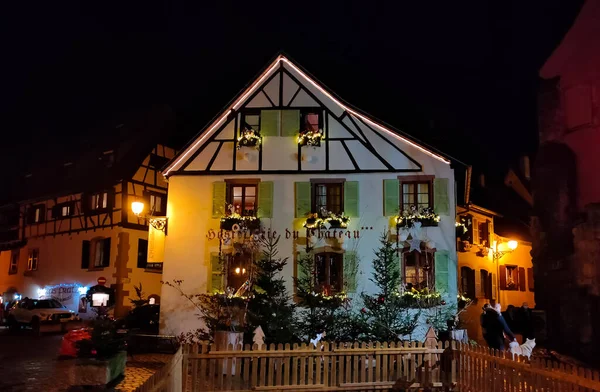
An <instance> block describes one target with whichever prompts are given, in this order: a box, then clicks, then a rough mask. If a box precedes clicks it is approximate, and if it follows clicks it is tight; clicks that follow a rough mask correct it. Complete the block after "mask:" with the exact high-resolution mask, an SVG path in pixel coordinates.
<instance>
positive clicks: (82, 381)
mask: <svg viewBox="0 0 600 392" xmlns="http://www.w3.org/2000/svg"><path fill="white" fill-rule="evenodd" d="M126 363H127V352H125V351H119V352H117V353H116V354H114V355H112V356H110V357H108V358H104V359H98V358H77V359H75V360H73V364H72V366H71V367H70V368H69V379H70V382H71V385H74V386H104V385H107V384H109V383H110V382H111V381H113V380H115V379H116V378H117V377H119V376H121V375H123V374H124V373H125V365H126Z"/></svg>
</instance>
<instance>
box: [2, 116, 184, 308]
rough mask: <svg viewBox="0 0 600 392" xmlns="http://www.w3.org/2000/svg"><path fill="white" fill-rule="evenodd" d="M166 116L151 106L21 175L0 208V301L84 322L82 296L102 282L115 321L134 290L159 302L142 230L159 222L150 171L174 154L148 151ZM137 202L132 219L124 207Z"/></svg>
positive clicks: (159, 204) (162, 210)
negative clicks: (48, 300)
mask: <svg viewBox="0 0 600 392" xmlns="http://www.w3.org/2000/svg"><path fill="white" fill-rule="evenodd" d="M171 118H172V115H171V114H170V111H168V110H164V109H157V110H156V111H155V112H151V113H146V114H144V115H142V116H141V117H140V118H137V117H136V118H133V119H131V122H127V123H121V124H116V126H115V125H113V126H112V127H113V129H104V130H103V131H102V132H103V133H102V135H104V136H105V137H104V138H102V140H104V141H96V142H94V143H93V144H92V145H88V146H87V148H85V149H84V150H83V151H76V152H74V154H73V155H74V156H73V157H72V158H71V157H64V159H62V160H58V161H59V164H58V165H49V166H48V167H46V168H43V167H42V168H40V169H39V170H38V171H33V172H31V173H28V174H27V175H26V176H25V178H23V180H22V183H21V184H19V189H20V194H19V195H18V196H17V197H18V201H17V202H14V203H12V204H10V205H6V206H5V207H3V208H2V209H0V214H2V217H3V219H2V220H0V223H2V226H3V230H0V232H2V233H3V235H2V237H1V238H0V241H1V243H0V266H1V268H2V269H1V270H0V290H1V292H2V294H3V295H2V300H3V301H10V300H12V299H14V298H15V296H17V297H26V296H27V297H30V298H40V297H42V298H43V297H53V298H56V299H58V300H60V301H61V302H63V304H64V305H65V306H67V307H69V308H70V309H72V310H74V311H75V312H78V313H79V314H80V316H82V318H86V317H92V316H93V315H92V314H91V313H90V309H89V306H86V305H89V304H86V302H85V300H83V297H84V294H85V292H86V290H87V289H88V288H89V287H91V286H94V285H96V284H98V280H99V279H100V282H102V281H104V280H105V281H106V283H105V285H106V286H110V287H112V288H113V289H115V293H116V295H115V300H116V304H115V314H116V315H123V314H125V313H126V312H127V310H128V309H129V307H130V306H131V303H130V301H129V299H130V298H134V297H135V290H134V286H137V285H139V284H141V285H142V288H143V291H144V292H145V294H146V296H152V297H153V298H154V300H153V302H154V303H159V302H160V290H161V287H160V286H161V284H160V281H161V274H162V260H159V259H157V258H154V259H152V260H150V261H151V262H148V261H149V260H148V257H147V256H148V239H149V238H148V232H149V229H148V228H149V223H150V222H153V218H154V217H159V216H164V215H166V207H167V182H166V180H165V178H164V176H163V175H162V173H161V172H160V169H161V168H162V167H163V166H164V165H165V164H166V163H167V162H168V161H169V160H170V159H171V158H173V156H174V155H175V151H174V150H173V149H172V148H169V147H167V146H165V145H162V144H158V143H157V141H158V140H159V139H158V138H159V135H160V134H161V133H162V132H163V131H165V130H168V128H169V126H170V123H171ZM133 201H144V202H145V205H146V211H145V213H144V214H140V215H139V216H137V215H134V214H133V213H132V211H131V209H130V206H131V203H132V202H133Z"/></svg>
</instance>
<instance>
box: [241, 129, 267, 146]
mask: <svg viewBox="0 0 600 392" xmlns="http://www.w3.org/2000/svg"><path fill="white" fill-rule="evenodd" d="M237 142H238V143H237V148H238V150H239V149H240V148H242V147H253V148H256V149H258V148H259V147H260V143H261V137H260V134H259V133H258V132H256V131H254V129H244V131H243V132H242V135H241V136H240V137H238V139H237Z"/></svg>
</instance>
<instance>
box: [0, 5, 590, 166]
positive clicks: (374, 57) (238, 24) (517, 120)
mask: <svg viewBox="0 0 600 392" xmlns="http://www.w3.org/2000/svg"><path fill="white" fill-rule="evenodd" d="M11 3H13V4H10V5H9V4H3V5H2V11H0V29H1V30H0V31H1V33H2V35H1V36H2V38H1V40H2V42H1V43H2V46H1V48H2V49H1V50H2V61H1V65H0V67H1V68H0V69H1V72H0V75H1V78H2V83H1V86H2V87H1V88H0V104H1V105H0V108H1V109H0V110H1V112H0V113H1V114H2V117H1V118H2V120H1V126H2V136H3V142H2V144H1V146H0V149H1V150H0V153H1V154H0V156H2V159H3V160H4V161H5V163H4V164H5V165H6V164H7V163H6V162H8V164H9V165H10V168H16V167H21V166H23V165H28V164H29V165H31V164H32V162H34V160H35V159H36V157H41V156H43V154H44V153H47V152H53V153H55V154H57V153H58V154H60V151H61V150H62V149H65V148H71V147H72V146H73V145H75V144H76V142H75V141H76V140H78V139H79V137H81V136H82V135H84V134H85V133H86V132H89V131H87V130H88V129H90V128H91V127H92V126H93V125H94V124H95V123H97V122H99V121H102V120H105V119H108V118H110V117H111V116H114V115H116V114H117V113H120V112H126V111H128V110H130V109H134V108H136V107H144V106H145V105H148V104H152V103H167V104H169V105H171V107H172V108H173V109H174V110H175V112H176V114H177V123H178V126H177V131H176V135H175V141H177V142H180V143H182V142H186V141H187V140H188V139H189V138H190V137H192V136H193V135H194V134H195V133H196V132H197V131H198V130H199V128H201V127H202V126H203V125H205V124H206V122H208V121H209V120H210V119H211V118H212V117H213V116H214V115H215V114H217V112H218V111H219V110H220V109H221V108H222V107H223V106H224V105H225V104H226V103H227V102H228V101H229V100H230V99H231V98H232V97H233V96H234V95H235V94H236V93H237V92H238V91H239V90H240V89H241V88H242V87H243V86H244V85H245V84H246V83H247V82H248V81H249V80H250V79H251V78H252V77H253V76H254V75H255V74H256V73H257V72H258V71H259V70H260V69H261V68H262V67H264V66H265V65H266V63H267V62H268V61H269V60H270V59H271V58H272V57H273V56H274V55H275V54H276V53H277V51H279V50H284V51H285V52H286V53H287V54H289V55H290V56H291V58H292V59H294V60H296V61H297V62H299V63H300V64H301V65H303V66H304V67H305V68H306V69H307V70H308V71H309V72H311V73H312V74H313V75H315V76H316V77H317V78H318V79H320V80H321V81H322V82H323V83H325V84H326V85H327V86H328V87H330V88H331V89H332V90H333V91H335V92H336V93H337V94H338V95H340V96H341V97H342V98H344V99H345V100H346V101H348V102H349V103H351V104H353V105H355V106H357V107H359V108H361V109H363V110H365V111H366V112H369V113H371V114H373V115H374V116H376V117H378V118H380V119H382V120H384V121H386V122H388V123H390V124H392V125H395V126H396V127H398V128H400V129H402V130H404V131H405V132H408V133H410V134H412V135H414V136H415V137H417V138H420V139H422V140H424V141H426V142H430V143H431V144H433V145H435V146H437V147H439V148H440V149H442V150H444V151H446V152H448V153H450V154H453V155H455V156H456V157H457V158H459V159H461V160H463V161H465V162H467V163H470V164H474V165H481V166H486V165H490V163H494V162H498V160H500V163H494V164H492V166H496V167H499V166H502V165H503V164H504V161H508V160H509V159H510V158H512V157H515V156H517V155H519V153H520V152H521V151H528V150H531V149H533V148H534V147H535V145H536V143H537V139H536V113H535V110H536V107H535V98H536V88H537V71H538V69H539V68H540V66H541V65H542V64H543V62H544V60H545V59H546V58H547V57H548V56H549V54H550V53H551V51H552V50H553V48H554V47H555V46H556V45H557V44H558V43H559V42H560V39H561V37H562V36H563V35H564V33H565V32H566V30H567V29H568V28H569V27H570V25H571V24H572V22H573V20H574V18H575V16H576V15H577V12H578V11H579V9H580V7H581V4H582V2H581V1H558V0H526V1H523V0H520V1H512V2H510V1H489V2H486V1H481V0H478V1H436V2H410V3H419V4H418V5H415V4H410V5H401V4H400V3H407V4H408V2H397V1H396V2H390V1H388V2H386V3H385V4H384V3H383V2H377V1H344V2H334V1H322V2H320V3H314V4H313V3H309V2H294V3H291V2H281V1H280V2H276V3H274V4H272V5H269V4H267V3H263V4H264V5H258V2H249V1H245V2H239V3H238V2H229V1H219V2H211V4H210V5H207V4H204V3H208V2H206V1H198V2H193V3H192V2H190V4H185V5H184V4H183V3H178V2H171V3H169V4H168V5H165V4H162V5H160V6H158V5H156V4H157V3H150V2H142V3H139V4H135V3H133V2H121V3H123V4H120V5H118V6H109V5H107V3H106V2H90V1H81V2H79V4H78V3H67V2H62V1H52V2H49V1H46V2H39V3H38V4H37V5H36V6H34V5H33V4H32V3H30V2H11ZM125 3H127V4H125ZM421 3H423V4H421ZM192 4H193V5H192ZM291 4H293V5H291ZM432 119H434V120H435V121H434V122H433V124H435V127H433V128H431V124H432V121H431V120H432ZM98 137H101V135H98ZM490 149H491V152H490ZM17 172H18V171H17Z"/></svg>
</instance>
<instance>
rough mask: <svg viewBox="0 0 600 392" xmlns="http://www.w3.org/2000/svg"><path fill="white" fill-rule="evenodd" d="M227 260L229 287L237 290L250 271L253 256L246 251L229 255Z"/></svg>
mask: <svg viewBox="0 0 600 392" xmlns="http://www.w3.org/2000/svg"><path fill="white" fill-rule="evenodd" d="M225 260H226V262H227V287H231V288H233V290H234V291H237V290H238V289H239V288H240V287H242V285H243V284H244V282H246V280H248V273H249V272H250V264H251V263H252V258H251V256H250V255H249V254H248V253H246V252H241V253H237V254H235V255H233V254H232V255H228V256H227V257H226V259H225Z"/></svg>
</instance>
